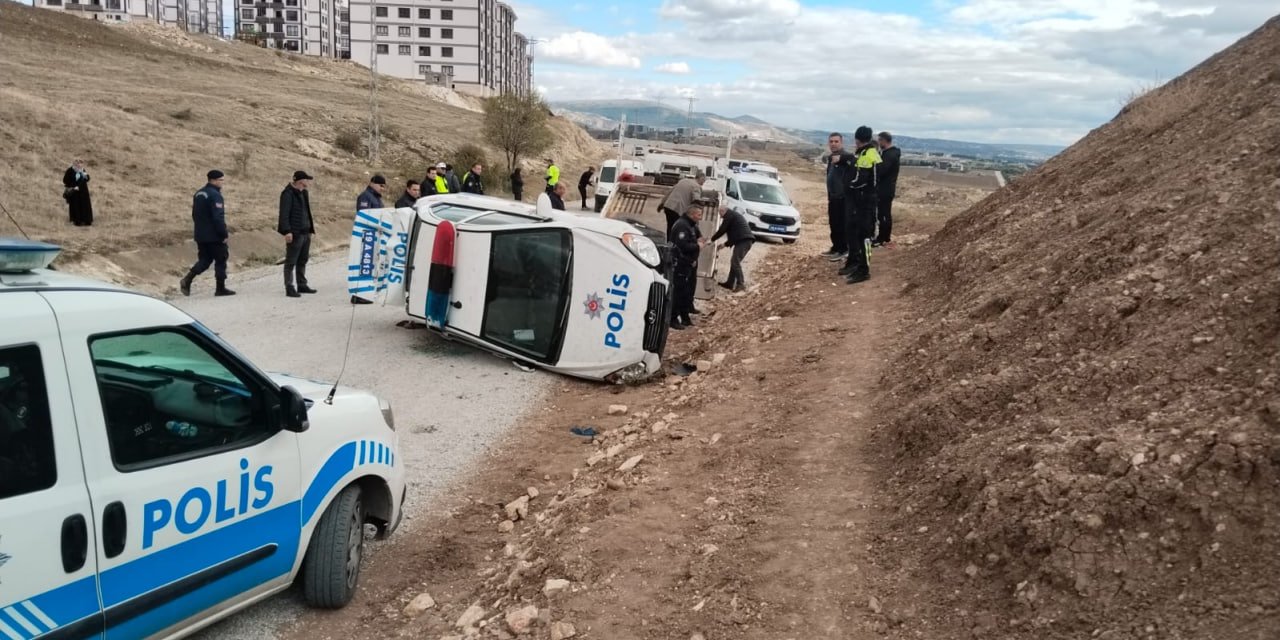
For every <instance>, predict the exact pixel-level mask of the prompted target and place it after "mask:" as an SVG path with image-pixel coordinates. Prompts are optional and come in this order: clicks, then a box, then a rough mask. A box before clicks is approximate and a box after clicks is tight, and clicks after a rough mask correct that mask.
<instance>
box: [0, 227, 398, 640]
mask: <svg viewBox="0 0 1280 640" xmlns="http://www.w3.org/2000/svg"><path fill="white" fill-rule="evenodd" d="M57 251H58V249H57V247H54V246H51V245H46V244H42V243H32V242H25V241H14V240H6V239H0V640H28V639H31V638H109V639H115V638H128V639H135V638H173V637H179V636H182V635H186V634H188V633H191V632H193V631H195V630H196V629H199V628H201V627H204V626H206V625H208V624H210V623H212V622H214V621H215V620H217V619H219V618H222V617H225V616H227V615H230V614H231V613H233V612H235V611H237V610H239V609H242V608H244V607H246V606H249V605H250V604H252V603H254V602H257V601H259V600H262V599H264V598H266V597H268V596H270V595H271V594H273V593H276V592H278V591H281V590H284V589H286V588H288V587H289V585H290V584H292V583H293V582H294V580H295V578H297V579H299V580H300V581H301V583H302V591H303V593H304V594H305V597H306V599H307V601H308V602H309V603H311V604H313V605H316V606H320V607H340V606H342V605H344V604H346V603H347V602H348V601H349V600H350V598H351V596H352V594H353V592H354V589H355V586H356V581H357V578H358V577H359V570H360V560H361V554H362V552H363V541H364V527H365V524H367V523H371V524H373V525H376V526H377V528H378V529H379V532H380V533H381V534H382V535H386V534H389V533H390V532H391V531H393V530H394V529H395V527H396V525H397V524H399V520H400V515H401V505H402V503H403V502H404V496H405V481H404V468H403V461H401V460H400V457H399V456H398V455H397V439H396V433H395V431H394V428H393V418H392V415H391V409H390V406H389V405H387V404H386V403H384V402H382V401H380V400H379V399H378V398H377V397H375V396H373V395H370V394H367V393H363V392H359V391H354V390H350V389H346V388H342V387H337V388H334V389H332V390H331V389H330V387H328V386H327V385H323V384H320V383H317V382H311V381H307V380H302V379H297V378H291V377H286V376H280V375H271V376H269V375H267V374H264V373H262V372H261V371H259V370H258V369H257V368H256V367H255V366H254V365H253V364H252V363H250V362H249V361H248V360H247V359H245V358H244V357H243V356H241V355H240V354H238V353H237V352H236V351H235V350H234V349H232V348H231V347H230V346H229V345H227V344H226V343H225V342H223V341H222V340H221V339H219V338H218V336H216V335H214V334H213V333H212V332H211V331H209V330H208V329H207V328H205V327H204V326H202V325H201V324H200V323H199V322H196V321H195V320H193V319H192V318H191V317H189V316H187V315H186V314H184V313H183V312H181V311H179V310H178V309H176V308H174V307H172V306H170V305H169V304H167V303H165V302H164V301H161V300H157V299H155V298H151V297H148V296H145V295H141V294H138V293H134V292H130V291H128V290H125V289H121V288H117V287H114V286H111V285H108V284H104V283H101V282H95V281H92V280H86V279H83V278H77V277H74V276H70V275H66V274H63V273H60V272H57V271H53V270H50V269H47V268H45V267H47V265H48V263H49V262H50V261H51V260H52V259H53V257H54V256H55V255H56V254H57Z"/></svg>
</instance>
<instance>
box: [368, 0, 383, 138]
mask: <svg viewBox="0 0 1280 640" xmlns="http://www.w3.org/2000/svg"><path fill="white" fill-rule="evenodd" d="M380 138H381V136H380V135H378V8H377V6H376V2H370V3H369V162H377V161H378V142H379V140H380Z"/></svg>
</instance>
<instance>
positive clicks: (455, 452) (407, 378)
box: [175, 254, 553, 640]
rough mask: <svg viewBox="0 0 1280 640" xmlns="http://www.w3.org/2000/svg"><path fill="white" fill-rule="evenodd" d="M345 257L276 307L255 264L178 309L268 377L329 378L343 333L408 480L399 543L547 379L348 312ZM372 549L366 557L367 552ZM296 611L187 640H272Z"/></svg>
mask: <svg viewBox="0 0 1280 640" xmlns="http://www.w3.org/2000/svg"><path fill="white" fill-rule="evenodd" d="M346 274H347V270H346V258H345V254H343V255H341V256H332V257H327V258H325V259H323V260H321V261H319V262H315V263H313V264H312V266H311V278H310V279H311V286H313V287H315V288H316V289H318V290H319V291H320V293H318V294H316V295H308V296H303V297H302V298H286V297H285V296H284V285H283V284H282V281H281V277H280V271H279V267H264V268H262V269H258V270H255V271H254V272H251V273H249V274H245V276H244V277H234V276H233V282H231V283H230V286H231V287H232V288H234V289H236V290H237V292H238V294H239V295H236V296H234V297H230V298H213V297H212V289H213V282H212V278H211V274H206V275H205V276H202V278H201V279H200V280H198V281H197V283H196V286H195V288H194V289H195V290H194V291H193V295H192V297H190V298H181V297H180V298H178V299H177V300H176V301H175V304H177V305H178V306H179V307H181V308H183V309H184V310H186V311H187V312H188V313H190V314H192V315H193V316H195V317H196V318H197V319H199V320H200V321H201V322H203V323H205V324H206V325H208V326H209V328H210V329H212V330H213V331H215V332H217V333H219V334H220V335H221V336H222V337H223V338H224V339H226V340H227V341H228V342H230V343H231V344H232V345H234V346H235V347H236V348H237V349H238V350H239V351H240V352H241V353H243V354H244V355H246V356H247V357H248V358H249V359H251V360H253V361H254V362H255V363H257V364H258V365H259V366H261V367H262V368H263V369H265V370H268V371H281V372H286V373H293V374H297V375H300V376H304V377H308V378H313V379H317V380H333V379H334V378H335V377H336V376H337V375H338V372H339V370H340V369H341V368H342V359H343V348H344V346H345V344H346V340H347V332H348V326H351V329H352V331H351V352H350V360H349V361H348V363H347V368H346V372H345V374H344V375H343V376H342V382H343V384H345V385H350V386H354V387H358V388H362V389H368V390H371V391H374V392H376V393H377V394H379V395H381V396H382V397H384V398H386V399H388V400H390V401H391V404H392V407H393V408H394V409H395V414H396V429H397V431H399V433H400V443H401V445H400V446H401V455H402V457H403V459H404V460H405V462H406V468H407V469H408V473H409V477H408V481H409V502H408V504H407V505H406V514H405V517H406V518H407V519H406V521H405V523H404V524H403V525H402V528H401V530H400V531H399V532H398V533H397V535H400V534H404V533H405V532H407V531H412V529H413V528H414V525H415V520H420V519H421V516H423V515H424V514H426V513H427V511H428V510H429V509H430V508H431V496H432V494H433V493H434V492H436V491H438V490H440V489H442V488H443V487H445V486H446V485H447V484H448V483H449V482H450V481H451V480H452V479H454V478H456V477H458V474H460V473H463V472H465V471H466V470H467V469H468V467H469V465H471V464H472V463H473V462H474V461H475V460H476V458H477V456H478V455H479V454H480V453H482V452H483V451H484V450H485V448H486V447H488V446H489V445H490V444H491V443H496V441H497V440H498V439H500V438H501V436H502V434H503V432H505V431H506V430H508V429H510V428H512V427H513V426H515V424H516V421H517V419H518V418H519V416H520V415H521V413H522V412H523V411H524V410H525V409H527V408H529V407H530V406H531V405H532V404H533V403H535V402H537V400H538V399H539V397H540V396H541V393H542V391H543V389H544V388H546V386H547V385H548V384H549V383H550V382H551V380H552V379H553V378H552V374H548V373H542V372H535V373H525V372H522V371H520V370H518V369H516V368H515V367H513V366H512V364H511V363H510V362H508V361H505V360H500V359H498V358H495V357H493V356H490V355H488V354H486V353H483V352H480V351H477V350H474V349H471V348H469V347H466V346H463V345H458V344H455V343H449V342H445V341H443V340H442V339H440V338H439V337H438V336H436V335H434V334H431V333H429V332H428V331H426V330H425V329H419V330H412V329H404V328H400V327H397V326H396V322H399V321H400V320H403V319H405V317H406V316H405V315H404V308H403V306H399V307H395V306H390V305H388V306H385V307H384V306H380V305H361V306H357V307H355V322H354V323H351V322H350V321H351V319H352V305H350V304H349V303H348V302H347V301H348V299H349V297H348V295H347V294H346ZM377 549H378V548H377V546H374V547H373V548H372V553H377ZM303 611H305V607H304V605H303V604H302V602H301V599H300V596H299V595H298V594H297V593H296V592H295V591H291V592H289V593H286V594H283V595H280V596H277V597H275V598H272V599H271V600H269V601H267V602H265V603H263V604H260V605H257V606H255V607H253V608H251V609H250V610H248V611H245V612H242V613H240V614H238V615H236V616H233V617H232V618H231V619H229V620H227V621H224V622H222V623H220V624H218V625H215V626H214V627H212V628H210V629H208V630H206V631H204V632H203V633H201V634H199V635H198V636H197V637H199V638H203V639H206V640H209V639H215V638H217V639H222V638H226V639H233V638H234V639H236V640H248V639H259V638H273V637H275V636H274V633H273V630H274V629H276V628H278V627H280V626H281V625H283V624H286V623H288V622H289V621H291V620H293V619H294V618H296V617H297V616H298V615H299V614H301V613H302V612H303Z"/></svg>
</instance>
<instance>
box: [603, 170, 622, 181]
mask: <svg viewBox="0 0 1280 640" xmlns="http://www.w3.org/2000/svg"><path fill="white" fill-rule="evenodd" d="M617 174H618V168H617V167H600V182H613V177H614V176H615V175H617Z"/></svg>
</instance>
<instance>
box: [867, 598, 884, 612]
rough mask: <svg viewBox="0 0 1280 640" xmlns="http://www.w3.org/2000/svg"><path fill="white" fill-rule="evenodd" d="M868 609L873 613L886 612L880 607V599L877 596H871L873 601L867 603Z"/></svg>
mask: <svg viewBox="0 0 1280 640" xmlns="http://www.w3.org/2000/svg"><path fill="white" fill-rule="evenodd" d="M867 607H868V608H870V609H871V611H872V613H880V612H881V611H883V610H884V608H883V607H881V606H880V599H879V598H877V597H875V596H871V599H870V600H868V601H867Z"/></svg>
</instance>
